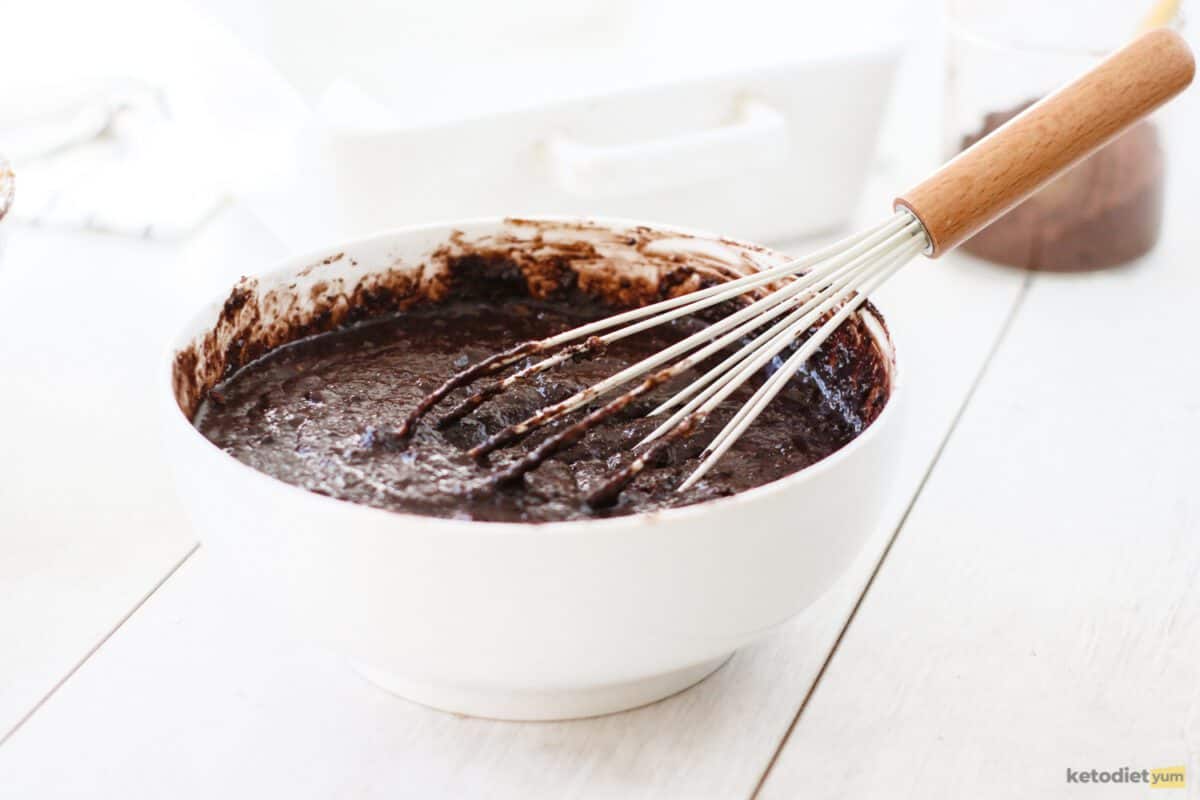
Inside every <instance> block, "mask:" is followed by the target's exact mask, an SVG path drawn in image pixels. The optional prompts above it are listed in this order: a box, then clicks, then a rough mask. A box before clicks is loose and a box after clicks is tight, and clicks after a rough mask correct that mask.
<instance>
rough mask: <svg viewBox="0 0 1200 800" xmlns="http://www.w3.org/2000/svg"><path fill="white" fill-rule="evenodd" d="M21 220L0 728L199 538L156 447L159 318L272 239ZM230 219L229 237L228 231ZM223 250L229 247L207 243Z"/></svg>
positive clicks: (0, 604) (5, 329)
mask: <svg viewBox="0 0 1200 800" xmlns="http://www.w3.org/2000/svg"><path fill="white" fill-rule="evenodd" d="M244 228H245V226H244V225H236V224H235V225H232V226H230V225H228V224H225V225H217V226H215V228H214V229H213V231H212V232H211V233H210V235H209V237H208V239H207V241H208V242H209V245H208V246H206V247H201V248H198V249H196V250H194V251H192V255H193V260H192V264H193V265H194V266H195V267H196V268H195V269H192V270H191V271H190V273H183V272H181V271H180V267H181V265H180V264H179V263H178V261H179V252H178V248H177V247H174V246H169V245H164V244H153V243H149V242H146V241H142V240H136V239H130V238H126V237H118V236H107V235H101V234H90V233H72V232H70V231H63V230H60V229H51V228H44V229H43V228H35V227H27V226H24V227H16V228H14V229H13V231H12V238H11V241H10V242H9V249H8V252H7V253H6V254H5V260H4V263H3V265H0V279H2V280H3V281H4V287H5V296H6V302H5V304H4V313H3V314H2V315H0V375H3V379H2V383H0V386H2V387H3V388H2V392H3V398H2V399H0V408H3V412H4V413H3V414H2V415H0V441H2V442H3V446H2V451H3V453H4V454H5V458H3V459H0V643H2V644H0V741H2V740H3V739H4V738H5V737H6V736H7V735H8V734H9V733H10V732H11V731H12V730H13V729H14V728H15V726H17V725H18V724H19V723H20V721H21V720H22V719H23V718H24V717H25V716H26V715H27V714H28V713H29V712H30V711H31V710H32V709H33V708H34V707H35V706H36V705H37V703H39V702H40V701H41V700H42V699H43V698H44V697H45V696H46V695H47V694H48V693H49V692H50V691H51V690H52V689H53V687H54V686H55V685H56V684H57V683H58V682H59V681H61V680H63V679H64V678H65V677H66V676H67V675H68V674H69V673H70V672H71V670H72V669H73V668H74V667H75V666H76V665H78V664H79V663H80V662H81V661H82V660H83V659H84V658H86V656H87V655H88V653H89V652H90V651H91V650H92V649H93V648H94V647H96V646H98V645H99V644H100V643H101V642H103V640H104V638H105V637H106V636H107V635H108V634H109V633H110V632H111V631H112V630H113V629H114V628H115V627H116V626H117V625H119V624H120V623H121V621H122V620H123V619H124V618H125V616H126V615H128V614H129V613H131V612H132V611H133V609H134V608H135V607H136V606H137V605H138V603H139V602H140V601H141V600H142V599H143V598H145V597H146V596H147V595H148V594H149V593H150V592H151V591H153V589H154V587H155V586H156V585H157V584H158V583H159V581H161V580H163V579H164V578H165V577H166V575H167V574H168V573H169V572H170V571H171V570H172V569H173V568H174V567H175V566H176V565H178V564H179V562H180V560H181V559H182V558H183V557H184V556H185V555H186V554H187V553H188V552H189V551H190V550H191V548H192V547H193V546H194V545H195V537H194V536H193V535H192V532H191V530H190V528H189V526H188V523H187V521H186V519H185V518H184V516H183V513H182V511H181V510H180V508H179V506H178V504H177V502H176V499H175V491H174V486H173V485H172V481H171V478H170V475H169V474H168V472H167V470H166V468H165V464H164V462H163V458H162V454H161V452H160V448H159V440H158V416H157V408H158V406H157V404H156V403H155V402H154V394H153V392H154V390H155V389H156V388H158V382H159V380H160V379H161V377H162V375H161V373H160V372H159V370H160V369H161V365H162V360H163V358H164V356H165V348H166V343H165V338H164V333H163V332H164V331H165V330H167V329H169V328H171V327H173V325H174V324H175V319H177V317H178V314H177V310H178V308H179V307H180V305H181V303H182V302H183V298H184V297H185V296H186V295H188V294H190V288H191V287H192V286H194V285H198V284H203V285H209V282H211V281H217V280H228V279H229V278H230V275H232V274H236V272H237V271H238V270H239V269H244V267H245V265H244V264H243V263H239V259H240V258H241V257H245V258H248V259H251V260H252V259H253V258H254V257H255V256H256V254H259V253H262V252H263V251H264V250H265V249H267V248H268V247H269V244H268V243H266V242H264V241H263V240H262V239H261V238H258V237H255V236H253V235H244V234H242V233H241V231H242V230H243V229H244ZM231 230H237V231H239V233H238V234H237V241H238V247H237V248H236V249H234V248H229V247H225V246H224V244H223V243H224V242H226V241H227V240H226V239H225V238H224V235H225V233H227V232H229V231H231ZM218 250H219V251H220V252H222V253H223V255H222V256H221V258H224V259H225V261H226V263H225V264H221V263H220V262H219V261H218V262H216V263H215V264H214V263H212V262H211V261H210V258H211V257H212V256H213V255H214V253H215V252H217V251H218Z"/></svg>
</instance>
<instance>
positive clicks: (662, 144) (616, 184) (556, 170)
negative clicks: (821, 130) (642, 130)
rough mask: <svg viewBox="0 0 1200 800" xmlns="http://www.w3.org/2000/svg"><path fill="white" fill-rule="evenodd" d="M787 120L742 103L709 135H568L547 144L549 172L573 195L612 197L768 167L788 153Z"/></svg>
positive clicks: (760, 105) (757, 105)
mask: <svg viewBox="0 0 1200 800" xmlns="http://www.w3.org/2000/svg"><path fill="white" fill-rule="evenodd" d="M788 147H789V140H788V132H787V120H786V119H785V118H784V116H783V114H781V113H780V112H778V111H776V110H775V109H774V108H771V107H770V106H768V105H766V104H765V103H763V102H761V101H758V100H753V99H746V100H743V101H741V102H740V103H739V104H738V109H737V114H736V117H735V118H734V120H733V121H732V122H729V123H727V124H725V125H721V126H719V127H715V128H709V129H707V130H700V131H689V132H687V133H683V134H679V135H676V136H668V137H663V138H661V139H650V140H647V141H642V142H632V143H629V144H618V145H589V144H583V143H582V142H577V141H574V140H572V139H569V138H567V137H566V136H561V135H560V136H556V137H554V138H553V139H551V140H550V141H549V142H548V147H547V152H548V155H549V160H550V168H551V172H552V174H553V175H554V177H555V179H556V180H557V181H558V182H559V184H560V185H561V186H562V187H563V188H564V189H566V190H567V191H568V192H570V193H571V194H575V195H582V196H586V197H612V196H620V195H631V194H640V193H643V192H649V191H654V190H656V189H665V188H675V187H679V186H687V185H689V184H695V183H699V182H701V181H703V180H706V179H712V178H721V177H724V176H726V175H732V174H740V173H744V172H746V171H747V170H751V169H755V168H762V167H769V166H771V165H774V164H778V163H779V162H780V161H782V160H783V159H784V158H785V157H786V156H787V152H788Z"/></svg>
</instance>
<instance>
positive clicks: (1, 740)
mask: <svg viewBox="0 0 1200 800" xmlns="http://www.w3.org/2000/svg"><path fill="white" fill-rule="evenodd" d="M199 549H200V542H194V543H193V544H192V546H191V547H190V548H189V549H188V551H187V552H186V553H184V554H183V557H182V558H180V559H179V560H178V561H176V562H175V564H173V565H172V566H171V568H170V569H169V570H167V572H166V574H164V575H163V576H162V577H161V578H160V579H159V580H158V582H156V583H155V584H154V585H153V586H152V587H150V590H149V591H148V592H146V593H145V594H144V595H142V597H141V598H140V599H139V600H138V601H137V602H136V603H134V604H133V607H132V608H130V609H129V611H127V612H126V613H125V614H124V615H122V616H121V618H120V619H119V620H117V623H116V625H114V626H113V627H112V628H110V629H109V630H108V631H106V632H105V633H104V635H103V636H101V637H100V639H99V641H97V642H96V643H95V644H93V645H92V646H91V647H90V648H88V650H87V652H86V653H84V654H83V657H82V658H80V659H79V661H77V662H75V664H74V665H73V666H72V667H71V668H70V669H69V670H67V672H66V674H65V675H63V676H62V677H61V678H59V679H58V680H57V681H56V682H55V683H54V685H53V686H51V687H50V689H49V691H47V692H46V693H45V694H44V695H42V696H41V698H39V699H38V701H37V702H36V703H34V704H33V706H32V707H31V708H30V709H29V710H28V711H26V712H25V713H24V714H22V715H21V718H20V719H18V720H17V721H16V723H15V724H13V726H12V727H11V728H9V729H8V730H7V731H5V733H4V735H3V736H0V747H3V746H4V745H5V743H6V742H8V740H9V739H11V738H12V737H13V736H14V735H15V734H16V732H17V731H19V730H20V729H21V727H22V726H24V725H25V723H26V722H28V721H29V720H30V719H31V718H32V717H33V715H34V714H36V713H37V712H38V711H39V710H40V709H41V708H42V707H43V706H44V705H46V703H47V702H49V700H50V698H51V697H53V696H54V695H55V694H56V693H57V692H58V690H59V689H61V688H62V687H63V686H64V685H65V684H66V682H67V681H69V680H70V679H71V676H72V675H74V674H75V673H77V672H78V671H79V670H80V669H81V668H82V667H83V665H84V664H86V663H87V662H88V660H89V659H90V658H91V657H92V656H94V655H95V654H96V653H97V652H99V651H100V648H101V647H103V646H104V645H105V643H107V642H108V640H109V639H111V638H112V636H113V634H115V633H116V632H117V631H119V630H120V629H121V627H122V626H123V625H124V624H125V623H126V622H128V621H129V620H130V619H131V618H132V617H133V615H134V614H136V613H137V612H138V610H139V609H140V608H142V606H144V605H145V604H146V602H147V601H148V600H149V599H150V598H151V597H153V596H154V593H155V592H157V591H158V590H159V589H161V588H162V587H163V586H164V585H165V584H166V582H167V581H169V580H170V579H171V576H172V575H174V574H175V573H176V572H178V571H179V568H180V567H182V566H183V565H184V564H185V563H187V560H188V559H189V558H191V557H192V555H194V554H195V552H196V551H197V550H199Z"/></svg>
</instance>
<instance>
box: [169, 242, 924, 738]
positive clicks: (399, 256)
mask: <svg viewBox="0 0 1200 800" xmlns="http://www.w3.org/2000/svg"><path fill="white" fill-rule="evenodd" d="M601 224H603V225H605V226H608V227H609V228H611V229H613V230H618V231H619V230H622V229H625V228H629V227H632V226H633V225H634V223H630V222H623V221H604V222H602V223H601ZM455 230H458V231H462V232H463V234H464V236H465V238H467V239H468V240H470V239H473V238H476V237H484V236H489V235H494V234H497V233H505V234H508V235H511V236H514V237H517V238H521V237H525V239H527V240H528V239H529V237H530V235H531V234H530V233H529V231H528V230H522V229H521V228H520V226H515V225H513V224H511V223H508V222H505V221H500V220H483V221H471V222H465V223H461V224H457V225H430V226H422V227H415V228H407V229H401V230H397V231H393V232H389V233H384V234H379V235H376V236H373V237H370V238H366V239H362V240H358V241H355V242H348V243H343V244H339V245H337V246H335V247H330V248H327V249H325V250H323V251H321V252H318V253H311V254H308V255H305V256H301V257H296V258H291V259H288V260H287V261H285V262H284V263H283V264H281V265H278V266H277V267H275V268H274V269H272V270H270V271H268V272H267V273H265V274H264V275H263V276H261V277H260V278H259V287H260V289H269V288H273V287H281V288H288V287H291V286H295V287H296V291H297V292H298V293H299V295H301V296H308V289H309V287H311V286H312V285H314V284H316V283H318V282H321V281H329V280H331V279H334V278H337V277H341V278H345V279H348V280H349V281H350V282H351V283H353V282H354V281H356V280H357V279H358V277H360V276H361V275H364V274H367V273H370V272H376V271H379V270H382V269H387V268H390V269H396V270H409V269H413V270H415V269H417V268H419V266H420V265H421V264H422V263H426V262H427V260H428V259H429V257H430V255H431V254H432V253H433V251H434V250H435V249H436V248H437V247H438V246H439V245H441V244H443V243H444V242H445V241H447V239H448V238H449V236H450V234H451V233H452V231H455ZM558 235H561V236H565V237H569V236H577V235H579V234H577V233H572V232H571V230H570V226H569V223H564V229H563V231H562V232H561V233H560V234H558ZM530 241H531V240H530ZM622 241H623V238H622V237H612V239H611V241H610V242H609V244H608V245H607V246H608V247H609V248H610V249H609V251H608V252H607V253H606V255H611V256H612V257H613V264H612V267H611V268H613V269H636V266H631V265H636V263H637V262H638V256H637V253H635V252H633V251H632V250H631V249H630V250H629V251H628V252H621V248H622V247H623V245H621V244H620V242H622ZM659 245H660V247H661V248H662V249H664V250H670V251H689V250H692V251H699V252H703V253H704V254H705V256H706V257H707V258H710V259H711V258H720V259H723V260H727V261H728V262H729V263H730V264H731V265H740V266H741V268H742V269H745V268H746V266H745V265H747V264H753V265H757V266H758V267H762V266H768V265H772V264H776V263H780V262H781V261H782V260H784V259H785V256H783V255H782V254H778V253H773V252H769V251H764V250H761V249H758V248H754V247H752V246H748V245H746V246H743V245H741V244H738V243H733V242H729V241H728V240H719V239H717V238H714V237H706V236H704V235H695V236H693V235H691V234H685V235H684V236H681V237H679V238H668V239H664V240H662V241H661V242H660V243H659ZM336 253H344V254H345V257H343V258H341V259H338V260H336V261H334V262H333V263H330V264H320V263H319V262H321V261H322V260H324V259H325V258H326V256H330V255H333V254H336ZM624 258H627V259H628V260H627V261H625V260H623V259H624ZM314 265H318V266H315V267H314ZM223 301H224V297H221V298H214V299H213V300H212V301H211V302H209V303H208V304H207V305H206V306H205V308H204V310H203V311H201V312H200V313H199V314H197V315H196V317H195V318H193V319H192V320H191V322H190V323H188V325H187V326H186V327H185V328H184V330H183V332H182V333H181V335H180V336H179V337H178V339H177V340H176V341H175V342H174V345H173V347H172V350H171V354H172V359H171V360H168V364H167V369H166V370H165V371H164V375H163V379H162V406H163V409H164V411H165V423H166V424H165V439H166V442H167V445H168V447H169V449H170V454H171V458H172V462H173V466H174V468H175V472H176V477H177V483H178V486H179V491H180V494H181V497H182V499H183V501H184V504H185V507H186V508H187V509H188V512H189V514H190V515H191V518H192V519H193V521H194V524H195V525H196V527H197V530H198V532H199V534H200V536H201V538H202V539H203V541H204V542H205V546H206V547H207V548H209V549H210V550H211V551H213V552H214V553H215V554H219V556H220V557H224V558H225V559H226V560H227V561H228V562H229V565H230V567H231V568H232V570H233V571H235V572H236V573H238V574H240V575H241V576H242V577H243V578H245V579H246V581H247V585H252V586H253V587H255V589H256V590H257V591H259V593H260V594H261V595H262V596H263V597H266V598H269V599H270V600H271V601H272V602H275V603H276V604H277V606H278V608H279V609H280V610H281V612H282V614H283V617H286V618H287V619H288V620H290V622H291V623H293V624H295V625H296V626H298V628H299V630H301V631H302V632H303V633H304V634H305V635H306V636H310V637H314V638H316V639H317V640H319V641H321V642H324V643H325V644H327V645H329V646H331V647H333V648H335V649H336V650H338V651H340V652H342V653H344V654H345V655H346V656H347V657H348V658H349V659H350V660H351V662H352V663H354V664H356V665H357V666H358V667H359V669H360V670H361V671H362V672H363V673H364V674H365V675H367V676H368V677H369V678H370V679H371V680H373V681H375V682H376V683H378V684H380V685H382V686H384V687H386V688H389V689H392V690H393V691H395V692H396V693H398V694H400V695H402V696H405V697H408V698H410V699H413V700H416V701H418V702H421V703H424V704H427V705H430V706H434V707H437V708H442V709H445V710H449V711H455V712H459V713H464V714H471V715H477V716H488V717H495V718H503V719H564V718H571V717H581V716H590V715H596V714H603V713H609V712H614V711H619V710H622V709H626V708H631V707H634V706H637V705H642V704H644V703H648V702H651V701H654V700H656V699H659V698H662V697H665V696H667V695H670V694H673V693H675V692H677V691H680V690H682V689H684V688H686V687H688V686H690V685H692V684H693V683H695V682H697V681H699V680H701V679H702V678H703V677H704V676H705V675H707V674H708V673H710V672H711V671H712V670H714V669H716V668H717V667H718V666H719V665H720V664H721V663H722V662H723V661H724V659H726V658H727V657H728V656H729V655H730V654H731V653H732V652H733V651H734V650H736V649H737V648H739V647H741V646H742V645H744V644H746V643H747V642H749V641H751V640H753V639H755V638H757V637H760V636H762V635H764V634H765V633H766V632H767V631H769V630H770V629H771V628H772V627H774V626H776V625H778V624H780V623H781V622H784V621H785V620H787V619H789V618H790V617H792V616H793V615H795V614H797V613H798V612H800V611H801V610H803V609H804V608H805V607H806V606H808V605H809V604H811V603H812V602H813V600H815V599H816V598H817V597H818V596H819V595H820V594H821V593H822V592H823V591H824V590H825V589H826V588H827V587H828V586H829V585H830V584H832V583H833V581H834V580H835V579H836V578H837V577H838V576H839V575H840V574H841V573H842V572H843V570H844V569H845V568H846V567H847V566H848V564H849V563H850V561H851V560H852V559H853V557H854V556H855V554H856V553H857V552H858V551H859V548H860V546H861V545H862V544H863V542H864V539H865V538H866V536H867V535H868V534H869V533H870V531H871V528H872V525H873V524H874V522H875V519H876V514H877V512H878V511H879V509H880V506H881V502H882V499H883V495H884V490H885V487H886V483H887V479H888V472H889V468H890V466H891V464H892V463H893V457H894V455H895V454H896V450H897V438H898V432H899V431H898V419H897V409H896V406H897V400H898V399H900V398H902V395H903V392H902V388H901V383H900V381H898V380H895V376H893V384H894V387H895V389H894V391H893V394H892V398H891V400H889V402H888V404H887V406H886V407H885V409H884V410H883V412H882V413H881V415H880V416H879V418H878V419H876V421H875V422H874V423H873V424H872V425H871V426H870V427H869V428H868V429H867V430H866V431H865V432H864V433H863V434H862V435H860V436H859V437H858V438H857V439H855V440H854V441H853V442H852V443H851V444H849V445H848V446H846V447H844V448H843V449H842V450H840V451H838V452H837V453H835V454H834V455H832V456H830V457H829V458H826V459H825V460H823V461H821V462H819V463H818V464H815V465H813V466H812V467H810V468H808V469H806V470H803V471H801V472H799V473H797V474H795V475H791V476H789V477H787V478H784V479H783V480H780V481H776V482H774V483H771V484H768V485H766V486H762V487H759V488H757V489H754V490H751V491H748V492H744V493H741V494H739V495H736V496H734V497H730V498H725V499H721V500H718V501H713V502H709V503H703V504H699V505H694V506H689V507H685V508H680V509H673V510H670V511H664V512H658V513H653V514H642V515H635V516H627V517H618V518H614V519H606V520H595V521H584V522H566V523H552V524H546V525H519V524H505V523H479V522H468V521H458V520H446V519H432V518H425V517H418V516H411V515H405V514H397V513H392V512H387V511H382V510H379V509H374V508H369V507H366V506H359V505H354V504H351V503H347V502H341V501H338V500H334V499H331V498H328V497H324V496H320V495H316V494H313V493H310V492H307V491H305V490H302V489H299V488H297V487H294V486H291V485H288V484H286V483H283V482H281V481H278V480H276V479H274V478H271V477H268V476H267V475H265V474H262V473H259V472H257V471H255V470H253V469H251V468H250V467H248V466H245V465H244V464H242V463H240V462H238V461H236V460H235V459H233V458H232V457H230V456H228V455H227V454H225V453H224V452H222V451H221V450H219V449H218V448H216V447H214V446H213V445H212V444H211V443H209V442H208V441H207V440H206V439H204V438H203V437H202V436H201V435H200V434H199V433H198V432H197V431H196V430H195V429H194V428H193V427H192V426H191V424H190V423H189V422H188V420H187V419H186V417H185V416H184V414H183V413H181V411H180V409H179V407H178V405H177V403H176V400H175V397H174V394H173V392H172V389H171V381H170V375H169V374H168V373H169V372H170V364H171V361H172V360H173V355H174V353H175V352H176V351H178V350H179V349H181V348H183V347H185V346H187V345H188V344H189V343H190V342H192V341H193V340H194V339H195V338H196V337H198V336H200V335H202V334H203V333H205V332H207V331H208V330H210V329H211V328H212V325H213V324H214V321H215V320H216V318H217V315H218V313H219V311H220V308H221V306H222V303H223ZM890 347H891V346H890V343H888V344H887V346H886V348H885V349H887V350H890ZM283 617H281V620H282V619H283Z"/></svg>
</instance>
